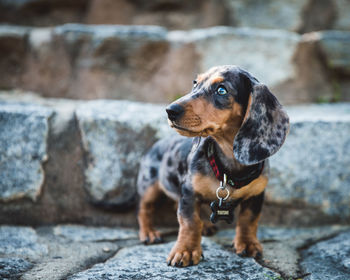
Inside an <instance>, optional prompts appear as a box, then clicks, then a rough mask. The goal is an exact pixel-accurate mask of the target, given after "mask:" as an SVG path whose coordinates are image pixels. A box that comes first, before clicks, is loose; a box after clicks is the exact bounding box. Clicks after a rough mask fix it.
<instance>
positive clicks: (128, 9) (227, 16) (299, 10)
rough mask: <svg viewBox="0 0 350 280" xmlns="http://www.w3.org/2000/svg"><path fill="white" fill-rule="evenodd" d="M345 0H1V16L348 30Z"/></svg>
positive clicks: (43, 22)
mask: <svg viewBox="0 0 350 280" xmlns="http://www.w3.org/2000/svg"><path fill="white" fill-rule="evenodd" d="M349 12H350V6H349V5H348V3H347V1H346V0H334V1H312V0H299V1H288V0H269V1H264V2H254V1H253V2H250V1H244V0H235V1H231V0H224V1H221V0H202V1H195V2H189V1H185V0H182V1H176V2H174V1H173V0H149V1H146V2H145V1H126V0H113V1H111V0H76V1H74V2H73V3H72V2H71V1H69V0H60V1H49V2H47V1H41V0H25V1H24V0H11V1H9V0H1V1H0V22H5V23H12V24H17V25H31V26H33V25H34V26H53V25H59V24H63V23H69V22H79V23H88V24H127V25H129V24H138V25H140V24H147V25H150V24H151V25H154V24H156V25H162V26H165V27H167V28H170V29H191V28H193V27H194V26H195V27H209V26H214V25H229V26H235V27H255V28H272V29H275V28H280V29H286V30H290V31H298V32H302V33H303V32H308V31H317V30H324V29H342V30H349V29H350V24H349V17H348V14H349Z"/></svg>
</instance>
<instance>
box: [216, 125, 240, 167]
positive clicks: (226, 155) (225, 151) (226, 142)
mask: <svg viewBox="0 0 350 280" xmlns="http://www.w3.org/2000/svg"><path fill="white" fill-rule="evenodd" d="M238 130H239V126H238V127H236V128H234V129H233V131H232V127H231V129H230V130H227V131H226V130H223V131H222V132H221V133H218V134H216V135H213V136H212V138H213V139H214V140H215V141H216V143H217V144H218V146H219V148H220V150H221V153H222V155H220V153H219V154H218V156H219V157H220V158H221V161H222V163H223V164H224V165H226V167H227V168H229V169H230V170H232V171H233V172H235V171H237V172H238V171H242V170H244V169H245V168H246V167H247V166H245V165H243V164H241V163H239V162H238V161H237V159H236V158H235V157H234V154H233V141H234V139H235V137H236V135H237V133H238Z"/></svg>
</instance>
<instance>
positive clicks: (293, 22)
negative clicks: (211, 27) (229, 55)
mask: <svg viewBox="0 0 350 280" xmlns="http://www.w3.org/2000/svg"><path fill="white" fill-rule="evenodd" d="M225 2H226V5H227V7H228V9H229V11H230V12H229V18H230V25H233V26H240V27H246V26H249V27H255V28H267V29H277V28H278V29H286V30H290V31H296V30H298V28H299V26H300V25H301V21H302V10H303V7H304V6H305V4H306V3H307V1H306V0H304V1H303V0H302V1H300V0H297V1H287V0H285V1H275V0H268V1H259V2H251V1H244V0H240V1H228V0H227V1H225Z"/></svg>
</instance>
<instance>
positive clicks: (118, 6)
mask: <svg viewBox="0 0 350 280" xmlns="http://www.w3.org/2000/svg"><path fill="white" fill-rule="evenodd" d="M227 14H228V11H227V9H226V7H225V5H223V3H222V2H220V3H218V2H217V1H211V0H203V1H199V0H196V1H176V2H174V1H172V0H160V1H159V0H155V1H147V2H144V1H127V0H112V1H111V0H92V1H91V4H90V7H89V10H88V12H87V15H86V23H90V24H138V25H161V26H165V27H167V28H170V29H190V28H193V27H195V26H196V27H207V26H215V25H225V24H227Z"/></svg>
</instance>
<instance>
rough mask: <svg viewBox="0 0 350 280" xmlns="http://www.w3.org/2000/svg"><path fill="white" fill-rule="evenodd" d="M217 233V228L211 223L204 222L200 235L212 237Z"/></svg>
mask: <svg viewBox="0 0 350 280" xmlns="http://www.w3.org/2000/svg"><path fill="white" fill-rule="evenodd" d="M217 231H218V228H217V227H216V226H215V225H213V224H212V223H211V222H208V221H204V222H203V229H202V235H203V236H212V235H214V234H215V233H216V232H217Z"/></svg>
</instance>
